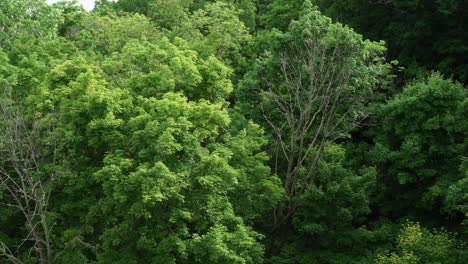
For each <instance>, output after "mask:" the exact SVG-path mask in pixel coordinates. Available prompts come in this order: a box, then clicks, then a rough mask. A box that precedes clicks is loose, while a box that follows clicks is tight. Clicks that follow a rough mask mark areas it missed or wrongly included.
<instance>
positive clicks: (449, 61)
mask: <svg viewBox="0 0 468 264" xmlns="http://www.w3.org/2000/svg"><path fill="white" fill-rule="evenodd" d="M314 3H315V4H317V5H318V6H320V8H321V10H322V11H323V12H324V13H325V14H326V15H328V16H330V17H332V18H333V19H336V20H338V21H340V22H342V23H346V24H348V25H350V26H351V27H353V28H355V29H356V30H357V31H358V32H360V33H361V34H363V35H364V36H365V37H367V38H370V39H374V40H377V39H383V40H385V41H386V43H387V45H388V58H389V59H390V60H392V59H397V60H398V61H399V62H400V63H401V65H403V66H404V67H406V70H405V72H404V73H403V74H404V75H405V77H409V78H408V79H411V78H413V77H414V76H418V77H424V76H425V74H426V72H427V71H431V70H437V71H440V72H442V73H443V74H444V75H446V76H452V75H453V77H454V78H455V79H456V80H458V81H461V82H463V83H465V84H466V83H467V81H468V67H467V66H466V65H467V60H466V58H468V56H467V54H468V53H467V52H468V49H467V46H466V44H465V41H464V40H465V39H466V38H467V33H466V30H465V28H466V25H467V23H468V15H467V13H466V12H464V10H467V8H468V3H467V2H466V1H463V0H452V1H419V0H411V1H408V0H392V1H377V0H373V1H368V0H352V1H340V0H338V1H336V0H333V1H329V0H314ZM421 47H423V48H421Z"/></svg>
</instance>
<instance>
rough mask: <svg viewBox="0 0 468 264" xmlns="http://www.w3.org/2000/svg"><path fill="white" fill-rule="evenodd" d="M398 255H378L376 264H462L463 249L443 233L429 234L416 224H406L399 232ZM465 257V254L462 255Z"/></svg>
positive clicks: (448, 235)
mask: <svg viewBox="0 0 468 264" xmlns="http://www.w3.org/2000/svg"><path fill="white" fill-rule="evenodd" d="M397 250H398V251H397V252H398V253H394V252H393V253H390V254H389V255H388V256H384V255H380V256H379V257H378V258H377V260H376V263H377V264H417V263H444V264H445V263H447V264H450V263H462V262H463V249H462V248H458V246H457V241H456V240H455V239H454V238H453V237H452V236H451V235H450V234H448V233H446V232H444V231H435V232H429V231H428V230H427V229H424V228H422V227H421V226H420V225H419V224H418V223H416V224H414V223H408V224H406V225H405V226H404V227H403V229H402V230H401V232H400V236H399V238H398V244H397ZM464 255H465V256H466V252H465V254H464Z"/></svg>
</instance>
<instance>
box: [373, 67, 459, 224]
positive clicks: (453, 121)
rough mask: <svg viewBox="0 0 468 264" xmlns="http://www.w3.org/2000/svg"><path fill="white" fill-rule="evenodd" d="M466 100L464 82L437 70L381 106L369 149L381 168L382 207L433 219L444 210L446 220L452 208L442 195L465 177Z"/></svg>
mask: <svg viewBox="0 0 468 264" xmlns="http://www.w3.org/2000/svg"><path fill="white" fill-rule="evenodd" d="M466 104H467V99H466V89H465V88H464V87H463V85H461V84H460V83H456V82H453V81H451V80H450V79H444V78H443V77H442V76H441V75H440V74H437V73H435V74H432V75H431V76H429V77H428V78H427V79H424V80H421V81H415V82H413V83H412V84H409V85H408V86H407V87H405V89H404V91H403V92H402V93H401V94H399V95H397V96H396V97H395V98H393V99H392V100H390V101H389V102H388V103H387V104H385V105H383V106H382V108H381V112H380V114H379V115H380V117H381V121H380V122H379V123H380V124H381V126H380V127H379V130H378V133H377V134H376V137H375V147H374V148H373V150H372V151H371V155H370V158H371V160H372V161H373V162H375V163H374V164H376V165H377V169H378V171H379V177H378V182H379V186H380V187H379V189H380V191H379V193H380V195H379V197H378V199H379V205H380V208H381V210H382V213H385V214H386V215H389V216H391V217H392V218H399V217H402V216H409V215H413V216H419V217H424V218H426V217H425V216H430V217H428V218H427V220H428V221H431V222H432V221H435V220H436V218H435V217H434V215H440V219H439V221H443V220H442V219H443V218H444V217H443V216H442V215H443V214H445V213H446V212H447V210H449V211H450V210H451V209H449V208H447V207H446V204H445V201H444V200H445V199H446V196H447V195H448V194H449V191H450V190H451V189H450V186H452V185H455V184H456V182H458V181H460V180H461V181H463V179H464V178H466V175H465V173H464V172H463V171H462V170H460V166H461V162H462V158H463V157H464V156H465V154H466V148H467V145H466V140H465V139H466V131H467V127H466V122H464V117H465V116H466V115H467V113H466V109H467V108H466ZM434 161H437V162H434ZM396 190H398V191H397V192H396ZM454 190H455V189H454ZM396 193H398V195H395V194H396ZM457 218H458V217H455V219H457ZM455 219H453V220H455ZM458 219H459V218H458ZM455 221H458V220H455Z"/></svg>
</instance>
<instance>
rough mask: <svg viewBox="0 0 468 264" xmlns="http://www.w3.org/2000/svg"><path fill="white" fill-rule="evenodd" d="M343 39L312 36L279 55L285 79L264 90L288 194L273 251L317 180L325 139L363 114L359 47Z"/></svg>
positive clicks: (280, 172) (340, 133) (276, 227)
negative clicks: (357, 79) (356, 75)
mask: <svg viewBox="0 0 468 264" xmlns="http://www.w3.org/2000/svg"><path fill="white" fill-rule="evenodd" d="M341 43H342V39H341V36H336V41H335V42H334V44H333V45H330V44H327V43H324V41H323V40H321V39H319V37H318V36H316V35H313V34H311V35H310V36H308V37H307V38H306V39H305V40H304V41H303V42H302V43H298V44H296V45H294V46H293V48H290V49H288V50H287V51H286V52H283V53H282V54H281V56H280V69H281V73H282V80H281V82H280V83H279V84H276V85H273V84H270V85H269V90H268V91H266V92H264V98H265V100H267V102H268V103H267V105H269V106H270V109H263V110H264V111H263V113H264V118H265V120H266V121H267V122H268V124H269V125H270V126H271V128H272V129H273V131H274V134H275V135H276V144H275V146H274V147H275V153H274V159H275V172H276V174H277V175H283V180H284V189H285V191H286V194H287V197H288V201H287V204H286V205H283V206H279V207H277V208H276V209H275V210H274V215H273V217H274V219H273V229H272V231H271V244H270V254H276V253H277V250H278V249H279V248H280V247H281V245H282V243H284V240H285V239H286V237H285V236H286V233H287V229H288V223H287V222H288V221H289V220H290V218H291V217H292V216H293V214H294V212H295V211H296V209H297V206H298V201H299V198H300V196H301V195H302V194H303V193H304V192H305V191H306V189H307V187H308V186H309V184H311V182H312V181H313V179H314V175H315V173H316V169H317V164H318V162H319V160H320V156H321V155H322V152H323V149H324V146H325V144H326V142H329V141H334V140H336V139H338V138H340V137H342V136H343V135H344V134H346V133H347V132H349V130H350V129H352V128H354V127H355V126H356V125H358V124H359V122H360V121H361V120H362V118H363V111H362V110H363V106H364V102H365V101H366V96H365V93H362V92H360V91H358V89H355V88H356V87H355V86H353V85H352V82H353V80H352V77H353V71H354V70H355V59H356V57H355V56H356V55H357V56H359V50H360V47H359V46H358V44H353V43H347V44H346V45H344V44H341ZM278 239H279V245H276V243H277V242H278ZM275 252H276V253H275Z"/></svg>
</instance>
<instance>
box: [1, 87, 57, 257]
mask: <svg viewBox="0 0 468 264" xmlns="http://www.w3.org/2000/svg"><path fill="white" fill-rule="evenodd" d="M2 89H3V94H2V98H0V190H1V191H2V192H3V193H5V196H4V202H3V203H4V204H3V205H5V206H8V207H11V208H14V209H15V210H17V212H19V213H20V214H21V216H22V217H23V219H24V223H25V230H26V236H25V237H24V238H23V239H22V241H21V242H20V243H19V245H17V246H16V248H14V249H13V248H9V247H8V246H7V245H6V244H5V243H4V242H3V241H0V256H2V255H3V256H4V257H6V258H7V259H8V260H10V261H11V262H13V263H23V262H22V261H21V260H20V259H19V257H18V255H19V253H20V252H25V251H26V252H28V251H29V255H30V256H31V255H32V254H34V255H35V257H37V259H38V260H39V262H40V263H42V264H45V263H52V262H53V255H54V252H53V249H52V242H51V230H52V227H53V225H52V223H51V222H50V213H49V211H48V207H49V198H50V192H51V185H52V183H53V182H54V180H55V179H56V176H55V174H54V173H53V172H50V171H49V172H48V173H45V171H44V170H42V168H41V165H40V160H41V144H40V140H39V136H40V130H39V129H38V128H37V126H34V124H33V123H31V122H28V121H27V119H26V118H25V115H24V113H23V111H22V110H21V107H20V105H19V104H18V103H16V102H15V100H14V99H13V96H12V95H11V89H8V88H5V87H2ZM25 248H26V249H25Z"/></svg>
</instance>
